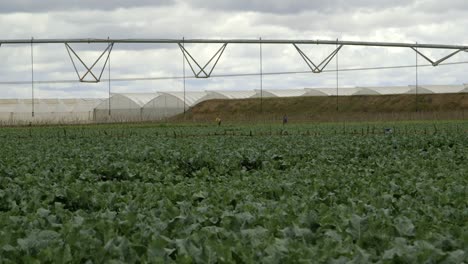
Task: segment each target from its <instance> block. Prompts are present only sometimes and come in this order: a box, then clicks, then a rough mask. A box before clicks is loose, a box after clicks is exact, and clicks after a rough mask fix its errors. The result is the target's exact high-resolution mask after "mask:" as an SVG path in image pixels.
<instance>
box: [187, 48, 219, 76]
mask: <svg viewBox="0 0 468 264" xmlns="http://www.w3.org/2000/svg"><path fill="white" fill-rule="evenodd" d="M227 45H228V43H224V44H223V45H222V46H221V48H219V49H218V51H217V52H216V53H215V54H214V55H213V56H212V57H211V58H210V59H209V60H208V62H207V63H206V64H205V65H204V66H203V67H202V66H200V64H199V63H198V62H197V61H196V60H195V59H194V58H193V56H192V55H191V54H190V52H188V50H187V49H186V48H185V47H184V45H183V43H182V44H181V43H179V47H180V50H181V51H182V54H183V55H184V58H185V60H186V61H187V63H188V64H189V66H190V69H192V72H193V74H194V75H195V78H209V77H210V76H211V73H213V70H214V68H215V67H216V65H217V64H218V62H219V59H220V58H221V56H222V55H223V53H224V50H225V49H226V46H227ZM213 61H214V64H213V66H212V67H211V69H210V70H209V71H208V70H207V67H208V66H209V65H210V64H211V63H212V62H213ZM192 63H193V64H194V65H195V66H196V67H197V70H195V68H194V65H193V64H192Z"/></svg>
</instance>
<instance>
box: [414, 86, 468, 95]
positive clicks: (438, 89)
mask: <svg viewBox="0 0 468 264" xmlns="http://www.w3.org/2000/svg"><path fill="white" fill-rule="evenodd" d="M421 87H423V88H425V89H428V90H431V91H433V92H434V93H438V94H441V93H458V92H460V91H462V90H463V89H464V88H465V86H464V85H419V88H421Z"/></svg>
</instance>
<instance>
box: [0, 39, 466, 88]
mask: <svg viewBox="0 0 468 264" xmlns="http://www.w3.org/2000/svg"><path fill="white" fill-rule="evenodd" d="M75 43H88V44H91V43H104V44H107V48H106V49H105V50H104V52H102V54H101V55H100V56H99V57H98V58H97V60H95V62H94V63H93V64H92V65H87V64H85V63H84V62H83V60H82V59H81V58H80V56H79V55H78V54H77V53H76V52H75V50H74V49H73V48H72V47H71V46H70V44H75ZM119 43H127V44H128V43H133V44H177V45H178V46H179V48H180V50H181V52H182V55H183V57H184V59H185V61H187V63H188V65H189V66H190V69H191V70H192V72H193V77H194V78H209V77H211V76H212V73H213V70H214V69H215V67H216V65H217V64H218V62H219V60H220V58H221V56H222V55H223V53H224V51H225V49H226V47H227V45H228V44H259V45H262V44H277V45H278V44H279V45H292V46H293V47H294V48H295V49H296V50H297V52H298V53H299V55H300V56H301V57H302V59H303V60H304V62H305V63H306V64H307V66H308V67H309V68H310V71H311V72H312V73H321V72H324V71H325V68H326V67H327V65H328V64H329V63H330V62H331V61H332V59H333V58H335V57H336V56H337V55H338V53H339V51H340V50H341V48H342V47H344V46H367V47H393V48H410V49H412V50H414V51H415V52H416V54H417V55H419V56H421V57H423V58H424V59H425V60H426V61H428V62H429V63H430V64H431V65H432V66H438V65H440V64H441V63H442V62H444V61H446V60H447V59H449V58H451V57H453V56H455V55H456V54H458V53H459V52H462V51H468V45H448V44H419V43H396V42H369V41H342V40H285V39H261V38H260V39H185V38H183V39H110V38H107V39H97V38H85V39H34V38H31V39H12V40H0V46H1V45H20V44H28V45H31V54H32V46H33V45H34V44H64V45H65V47H66V50H67V53H68V55H69V57H70V60H71V62H72V64H73V67H74V69H75V72H76V74H77V76H78V79H79V81H80V82H92V83H98V82H100V81H101V77H102V74H103V72H104V68H105V67H106V65H107V63H108V61H109V60H110V54H111V52H112V48H113V47H114V45H115V44H119ZM185 44H221V47H220V48H219V49H218V51H217V52H216V53H215V54H214V55H213V56H212V57H211V58H210V59H209V60H208V62H206V63H205V64H201V63H199V62H198V61H197V60H195V59H194V57H193V56H192V54H191V53H190V52H189V51H188V49H187V48H186V47H185V46H184V45H185ZM307 44H309V45H311V44H313V45H335V46H336V49H335V50H334V51H332V52H331V53H330V54H329V55H328V56H327V57H326V58H325V59H324V60H322V61H320V62H319V63H317V62H314V61H313V60H312V59H311V58H309V57H308V56H307V54H306V53H305V52H304V51H303V50H302V49H301V48H300V47H299V45H307ZM418 49H444V50H449V51H450V53H449V54H448V55H446V56H444V57H442V58H440V59H438V60H433V59H431V58H429V57H428V56H426V55H425V54H424V53H422V52H421V51H420V50H418ZM74 58H75V59H74ZM102 58H105V62H104V66H103V68H102V69H100V70H99V71H98V72H94V71H93V69H94V68H95V66H96V65H97V64H98V62H99V61H100V60H101V59H102ZM78 63H81V64H82V65H83V66H84V68H85V69H86V72H85V73H83V74H80V73H79V71H78V69H77V66H76V64H78ZM184 76H185V74H184ZM86 77H88V79H86Z"/></svg>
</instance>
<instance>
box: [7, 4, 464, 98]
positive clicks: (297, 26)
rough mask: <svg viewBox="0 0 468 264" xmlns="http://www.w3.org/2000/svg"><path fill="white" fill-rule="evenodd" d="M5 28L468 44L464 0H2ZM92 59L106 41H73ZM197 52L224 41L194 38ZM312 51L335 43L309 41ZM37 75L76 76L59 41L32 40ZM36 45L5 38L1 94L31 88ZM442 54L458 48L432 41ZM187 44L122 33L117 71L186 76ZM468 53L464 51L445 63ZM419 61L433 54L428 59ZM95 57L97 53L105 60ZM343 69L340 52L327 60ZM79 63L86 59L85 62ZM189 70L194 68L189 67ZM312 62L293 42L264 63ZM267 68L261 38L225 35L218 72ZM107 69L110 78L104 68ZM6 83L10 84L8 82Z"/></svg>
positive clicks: (39, 91)
mask: <svg viewBox="0 0 468 264" xmlns="http://www.w3.org/2000/svg"><path fill="white" fill-rule="evenodd" d="M0 32H1V36H0V39H22V38H27V39H29V38H31V37H34V38H36V39H37V38H107V37H110V38H176V39H181V38H182V37H185V38H213V39H214V38H224V39H229V38H245V39H258V38H260V37H261V38H263V39H325V40H334V39H337V38H338V39H340V40H362V41H389V42H409V43H414V42H418V43H436V44H460V45H461V44H466V45H468V2H467V1H466V0H446V1H438V0H413V1H411V0H394V1H381V0H328V1H318V0H290V1H284V0H236V1H228V0H217V1H212V0H192V1H190V0H153V1H150V0H143V1H136V0H132V1H127V0H113V1H111V0H109V1H94V0H69V1H60V0H42V1H35V0H16V1H10V0H0ZM71 46H72V48H73V49H75V50H76V52H77V53H78V54H79V55H80V56H81V57H82V58H83V60H84V61H85V62H86V63H89V64H92V62H93V61H94V60H95V59H96V58H97V57H98V56H99V54H100V53H101V52H102V51H103V50H104V49H105V45H99V44H74V45H73V44H71ZM186 47H187V49H188V50H189V51H190V52H191V53H192V54H193V55H194V57H195V58H196V59H198V60H199V61H200V62H205V61H207V60H208V59H209V57H210V56H211V55H212V54H214V52H216V50H217V49H218V48H219V47H220V45H203V44H187V45H186ZM301 48H302V49H303V50H304V51H305V52H306V53H307V54H308V55H309V57H310V58H312V59H315V61H320V60H321V59H323V58H325V57H326V56H327V54H328V53H329V52H331V51H333V49H334V46H317V45H302V46H301ZM33 49H34V69H35V80H37V81H57V80H76V79H77V76H76V73H75V71H74V69H73V65H72V63H71V61H70V58H69V57H68V54H67V50H66V48H65V46H64V45H63V44H36V45H34V47H33ZM30 52H31V47H30V46H29V45H2V46H1V47H0V97H1V98H27V97H28V96H30V95H31V85H30V84H5V82H16V81H29V80H31V56H30V55H31V54H30ZM424 52H426V53H427V54H428V55H430V56H432V57H433V58H434V59H436V58H438V57H442V56H444V55H445V54H447V53H449V52H450V51H444V50H436V51H431V50H424ZM415 60H416V56H415V53H414V52H413V51H411V50H410V49H403V48H369V47H344V48H343V49H342V50H341V51H340V54H339V68H340V69H349V68H360V67H375V66H397V65H414V64H415ZM182 61H183V59H182V54H181V52H180V49H179V48H178V46H177V45H175V44H165V45H154V44H152V45H150V44H144V45H143V44H133V45H123V44H116V45H115V46H114V49H113V51H112V55H111V78H119V79H125V78H148V77H174V76H181V75H182ZM459 61H468V53H467V52H463V53H460V54H458V55H457V56H455V57H453V58H451V59H450V60H449V61H447V62H459ZM419 63H421V64H426V62H425V61H423V58H421V57H420V58H419ZM97 66H98V67H100V66H101V64H98V65H97ZM335 68H336V65H335V60H333V61H332V62H331V63H330V65H329V66H328V69H330V70H333V69H335ZM79 70H80V71H82V68H79ZM186 70H187V71H186V74H187V75H190V74H191V72H190V69H189V68H188V67H187V69H186ZM306 70H308V68H307V65H306V64H305V63H304V61H303V60H302V59H301V57H300V55H299V54H298V53H297V51H296V50H295V49H294V47H293V46H291V45H263V72H284V71H306ZM258 72H259V46H258V45H236V44H232V45H228V47H227V49H226V51H225V53H224V54H223V57H222V58H221V60H220V62H219V64H218V66H217V67H216V69H215V70H214V73H213V74H215V75H222V74H244V73H253V74H255V73H258ZM467 72H468V64H466V65H464V64H462V65H454V66H440V67H437V68H433V67H424V68H420V70H419V80H420V84H462V83H468V75H467ZM103 78H108V72H107V69H106V71H105V72H104V74H103ZM1 83H3V84H1ZM414 83H415V69H414V68H406V69H393V70H373V71H354V72H341V73H340V74H339V85H340V87H354V86H376V85H414ZM259 85H260V81H259V76H250V77H224V78H221V77H219V78H210V79H203V80H195V79H188V80H187V82H186V89H187V90H204V89H211V90H213V89H218V90H223V89H224V90H234V89H258V88H259ZM263 85H264V86H263V87H264V89H293V88H303V87H335V86H336V75H335V73H334V72H327V73H322V74H312V73H308V74H290V75H274V76H264V77H263ZM111 89H112V91H113V92H154V91H158V90H162V91H168V90H172V91H180V90H182V89H183V83H182V81H181V80H179V79H174V80H151V81H114V82H112V85H111ZM107 92H108V84H107V83H105V82H101V83H98V84H84V83H79V82H75V83H41V84H36V85H35V94H36V96H37V97H42V98H56V97H60V98H62V97H63V98H65V97H68V98H69V97H106V96H107Z"/></svg>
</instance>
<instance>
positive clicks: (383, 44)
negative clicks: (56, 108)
mask: <svg viewBox="0 0 468 264" xmlns="http://www.w3.org/2000/svg"><path fill="white" fill-rule="evenodd" d="M32 41H33V43H35V44H54V43H61V44H63V43H109V42H113V43H161V44H164V43H166V44H170V43H173V44H181V43H186V44H187V43H189V44H195V43H203V44H216V43H218V44H224V43H228V44H259V43H262V44H293V43H295V44H317V45H319V44H321V45H336V44H338V45H344V46H374V47H398V48H428V49H461V50H468V45H450V44H415V43H403V42H371V41H343V40H340V41H338V43H337V41H336V40H290V39H185V40H182V39H149V38H148V39H145V38H142V39H133V38H128V39H99V38H87V39H86V38H85V39H34V40H32ZM30 43H31V39H4V40H0V44H30Z"/></svg>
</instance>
